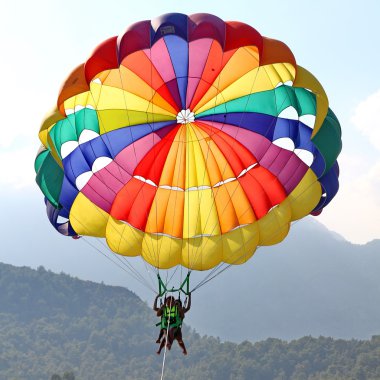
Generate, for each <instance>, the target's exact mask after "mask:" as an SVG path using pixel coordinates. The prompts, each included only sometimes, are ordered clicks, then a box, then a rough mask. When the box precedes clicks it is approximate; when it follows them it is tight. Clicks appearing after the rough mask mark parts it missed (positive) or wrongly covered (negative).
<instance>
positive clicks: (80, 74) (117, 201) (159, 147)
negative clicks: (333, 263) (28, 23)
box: [35, 13, 341, 270]
mask: <svg viewBox="0 0 380 380" xmlns="http://www.w3.org/2000/svg"><path fill="white" fill-rule="evenodd" d="M39 138H40V140H41V142H42V147H41V149H40V151H39V152H38V154H37V158H36V161H35V170H36V173H37V183H38V185H39V186H40V188H41V190H42V192H43V194H44V195H45V202H46V207H47V214H48V217H49V219H50V221H51V223H52V224H53V226H54V227H55V228H56V229H57V230H58V231H59V232H61V233H62V234H64V235H68V236H76V235H89V236H95V237H104V238H106V240H107V243H108V245H109V247H110V248H111V249H112V250H113V251H114V252H116V253H119V254H121V255H126V256H138V255H142V257H143V258H144V259H145V260H146V261H147V262H149V263H150V264H152V265H153V266H155V267H157V268H170V267H173V266H175V265H179V264H180V265H183V266H185V267H188V268H191V269H197V270H206V269H210V268H213V267H214V266H216V265H218V264H219V263H221V262H225V263H230V264H241V263H243V262H245V261H246V260H248V259H249V258H250V257H251V256H252V255H253V253H254V251H255V249H256V247H257V246H258V245H271V244H276V243H279V242H280V241H282V240H283V239H284V238H285V236H286V235H287V233H288V231H289V227H290V223H291V222H292V221H294V220H297V219H300V218H303V217H305V216H306V215H308V214H314V215H317V214H319V213H320V212H321V211H322V209H323V208H324V207H325V206H326V205H327V204H328V203H329V202H330V201H331V199H332V198H333V197H334V196H335V194H336V192H337V190H338V175H339V170H338V165H337V162H336V159H337V156H338V154H339V152H340V150H341V130H340V126H339V122H338V120H337V118H336V116H335V115H334V113H333V112H332V111H331V110H330V109H329V107H328V100H327V97H326V94H325V92H324V90H323V88H322V86H321V84H320V83H319V82H318V81H317V79H316V78H315V77H314V76H313V75H312V74H311V73H310V72H308V71H307V70H306V69H304V68H302V67H301V66H298V65H297V63H296V61H295V58H294V56H293V54H292V52H291V51H290V49H289V48H288V47H287V46H286V45H285V44H284V43H282V42H280V41H276V40H273V39H269V38H266V37H263V36H261V35H260V34H259V32H257V31H256V30H255V29H253V28H252V27H250V26H248V25H246V24H243V23H240V22H224V21H223V20H221V19H219V18H218V17H216V16H213V15H210V14H195V15H191V16H187V15H183V14H177V13H173V14H166V15H163V16H161V17H159V18H157V19H155V20H152V21H142V22H138V23H136V24H133V25H132V26H130V27H129V28H128V29H127V30H126V31H125V32H124V33H123V34H121V35H120V36H118V37H112V38H110V39H108V40H106V41H104V42H103V43H101V44H100V45H99V46H98V47H97V48H96V49H95V50H94V52H93V53H92V55H91V56H90V58H89V59H88V60H87V61H86V62H85V63H83V64H81V65H79V66H78V67H77V68H76V69H75V70H74V71H73V72H72V73H71V74H70V75H69V77H68V78H67V79H66V81H65V82H64V84H63V87H62V89H61V91H60V94H59V96H58V101H57V107H56V109H54V110H53V112H52V113H51V114H49V115H48V116H47V117H46V119H45V121H44V122H43V124H42V127H41V130H40V133H39Z"/></svg>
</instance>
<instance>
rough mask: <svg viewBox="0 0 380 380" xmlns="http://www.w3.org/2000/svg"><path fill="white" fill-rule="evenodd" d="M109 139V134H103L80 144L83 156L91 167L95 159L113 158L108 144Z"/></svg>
mask: <svg viewBox="0 0 380 380" xmlns="http://www.w3.org/2000/svg"><path fill="white" fill-rule="evenodd" d="M107 139H108V137H107V134H103V135H100V136H99V137H97V138H95V139H93V140H90V141H87V142H86V143H84V144H80V145H79V149H80V150H81V151H82V153H83V156H84V158H85V159H86V161H87V163H88V165H89V166H90V167H92V164H93V163H94V161H95V160H96V159H97V158H99V157H110V158H111V152H110V151H109V149H108V148H107V145H106V142H107Z"/></svg>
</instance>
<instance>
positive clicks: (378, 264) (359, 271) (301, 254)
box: [189, 218, 380, 341]
mask: <svg viewBox="0 0 380 380" xmlns="http://www.w3.org/2000/svg"><path fill="white" fill-rule="evenodd" d="M215 295H218V296H217V297H216V296H215ZM194 299H195V304H196V306H197V307H196V308H195V309H194V310H193V312H192V314H191V316H190V318H189V321H191V324H192V326H194V327H195V328H196V329H197V330H198V331H200V332H201V333H207V334H211V335H217V336H221V337H223V338H224V339H228V340H233V341H242V340H244V339H249V340H253V341H255V340H260V339H265V338H267V337H270V336H276V337H279V338H282V339H295V338H299V337H301V336H304V335H313V336H319V335H325V336H333V337H337V338H345V339H350V338H369V337H371V335H374V334H379V333H380V302H378V301H379V299H380V240H375V241H372V242H371V243H368V244H366V245H354V244H351V243H349V242H347V241H346V240H344V239H343V238H342V237H340V236H339V235H338V234H335V233H331V232H330V231H329V230H327V228H325V227H324V226H323V225H321V224H320V223H318V222H316V221H315V220H313V219H311V218H310V219H308V220H305V221H302V222H300V223H297V224H295V225H294V226H293V228H292V229H291V231H290V234H289V236H288V238H287V239H286V240H285V241H284V242H283V243H281V244H279V245H277V246H273V247H262V248H259V250H258V251H257V253H256V254H255V255H254V257H253V258H252V259H251V260H250V261H249V262H247V263H246V264H244V265H242V266H236V267H232V268H230V269H228V270H227V271H225V272H224V273H222V274H221V275H220V276H219V277H217V278H215V279H214V280H212V281H210V282H209V283H208V284H207V285H206V286H205V287H203V288H201V289H200V290H199V294H198V295H197V294H194ZM220 305H223V309H224V311H223V313H221V312H219V313H218V315H217V317H214V318H212V319H209V318H207V317H206V318H205V315H206V316H207V315H212V313H213V312H214V310H220V309H221V308H220ZM199 310H202V312H199ZM236 310H239V312H236ZM226 326H228V328H226Z"/></svg>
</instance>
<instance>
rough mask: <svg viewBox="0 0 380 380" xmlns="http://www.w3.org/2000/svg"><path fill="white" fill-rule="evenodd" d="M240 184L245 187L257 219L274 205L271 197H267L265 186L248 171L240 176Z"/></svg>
mask: <svg viewBox="0 0 380 380" xmlns="http://www.w3.org/2000/svg"><path fill="white" fill-rule="evenodd" d="M238 181H239V182H240V185H241V186H242V187H243V189H244V192H245V195H246V196H247V198H248V200H249V203H250V204H251V206H252V209H253V211H254V213H255V216H256V218H257V219H260V218H262V217H263V216H264V215H266V214H267V212H268V210H269V209H270V208H271V207H272V205H271V202H270V200H269V198H268V197H267V195H266V193H265V191H264V189H263V187H262V186H261V185H260V183H259V182H258V181H257V180H256V179H255V178H254V176H251V175H249V174H248V173H247V174H246V175H244V176H242V177H240V178H238Z"/></svg>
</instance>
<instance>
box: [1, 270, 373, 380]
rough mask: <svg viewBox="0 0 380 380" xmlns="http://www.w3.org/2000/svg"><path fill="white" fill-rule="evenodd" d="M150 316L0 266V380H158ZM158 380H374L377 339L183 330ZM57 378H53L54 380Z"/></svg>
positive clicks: (55, 279)
mask: <svg viewBox="0 0 380 380" xmlns="http://www.w3.org/2000/svg"><path fill="white" fill-rule="evenodd" d="M154 323H155V318H154V316H153V312H152V311H151V310H150V309H149V308H148V307H147V306H146V304H144V303H143V302H142V301H141V300H140V299H139V298H138V297H137V296H136V295H135V294H133V293H132V292H130V291H128V290H127V289H124V288H121V287H111V286H106V285H103V284H97V283H92V282H88V281H81V280H78V279H76V278H72V277H69V276H67V275H64V274H60V275H58V274H54V273H52V272H49V271H46V270H45V269H44V268H42V267H40V268H39V269H38V270H32V269H29V268H25V267H23V268H17V267H13V266H10V265H4V264H0V379H2V380H3V379H4V380H41V379H46V380H49V379H58V378H62V379H71V380H72V379H73V378H74V377H75V379H76V380H108V379H112V380H119V379H120V380H132V379H133V380H151V379H159V378H160V374H161V372H160V371H161V365H162V356H160V357H158V356H157V355H155V354H154V350H155V348H156V347H155V343H154V340H155V339H156V334H157V330H156V328H155V327H154ZM184 336H185V342H186V343H187V345H188V350H189V355H188V356H187V357H183V356H182V355H181V354H180V352H179V349H178V348H177V347H173V349H172V351H171V352H170V353H169V354H168V356H167V362H166V367H165V379H167V380H180V379H186V380H206V379H207V380H232V379H234V380H274V379H275V380H280V379H282V380H288V379H289V380H290V379H291V380H317V379H327V380H328V379H331V380H332V379H334V380H343V379H344V380H354V379H355V380H358V379H363V380H364V379H366V380H371V379H372V380H375V379H380V360H379V354H380V336H375V337H373V338H372V339H371V340H369V341H357V340H351V341H343V340H333V339H331V338H322V337H320V338H311V337H304V338H302V339H299V340H294V341H292V342H289V343H287V342H284V341H281V340H279V339H267V340H265V341H263V342H258V343H255V344H251V343H249V342H247V341H245V342H243V343H241V344H239V345H237V344H234V343H228V342H225V343H221V342H220V340H219V339H217V338H212V337H206V336H203V337H201V336H199V335H198V334H197V333H195V332H194V331H191V330H189V329H188V328H185V329H184ZM64 373H66V374H65V376H62V377H58V376H59V374H61V375H62V374H64Z"/></svg>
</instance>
